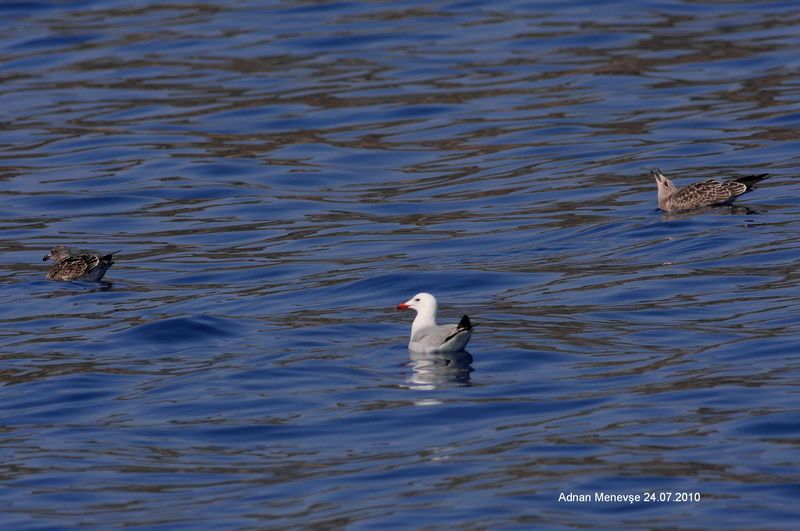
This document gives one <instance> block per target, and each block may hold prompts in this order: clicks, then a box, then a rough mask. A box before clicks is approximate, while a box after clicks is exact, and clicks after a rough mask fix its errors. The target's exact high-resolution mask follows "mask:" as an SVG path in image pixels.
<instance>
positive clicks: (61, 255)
mask: <svg viewBox="0 0 800 531" xmlns="http://www.w3.org/2000/svg"><path fill="white" fill-rule="evenodd" d="M118 252H119V251H114V252H113V253H109V254H104V255H99V254H75V255H74V254H72V253H71V252H70V250H69V248H67V247H64V246H63V245H57V246H56V247H53V248H52V249H51V250H50V253H49V254H48V255H47V256H45V257H44V258H43V259H42V261H47V260H52V261H53V266H52V267H51V268H50V271H48V272H47V278H48V279H50V280H86V281H89V282H97V281H98V280H100V279H101V278H103V275H105V274H106V270H107V269H108V268H109V267H111V264H113V263H114V260H112V258H114V253H118Z"/></svg>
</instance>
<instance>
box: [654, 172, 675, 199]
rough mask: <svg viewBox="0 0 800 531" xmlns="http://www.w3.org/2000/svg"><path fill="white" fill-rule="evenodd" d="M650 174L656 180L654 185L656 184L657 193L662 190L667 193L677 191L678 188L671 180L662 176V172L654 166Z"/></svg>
mask: <svg viewBox="0 0 800 531" xmlns="http://www.w3.org/2000/svg"><path fill="white" fill-rule="evenodd" d="M650 175H652V176H653V178H654V179H655V180H656V185H657V186H658V193H659V194H660V193H661V191H662V190H663V191H664V192H666V193H667V195H669V194H672V193H674V192H677V191H678V189H677V188H676V187H675V185H674V184H672V181H670V180H669V179H667V178H666V177H664V174H663V173H661V171H660V170H659V169H658V168H656V169H654V170H650Z"/></svg>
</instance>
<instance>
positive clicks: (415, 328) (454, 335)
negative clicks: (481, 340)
mask: <svg viewBox="0 0 800 531" xmlns="http://www.w3.org/2000/svg"><path fill="white" fill-rule="evenodd" d="M397 309H398V310H409V309H411V310H416V312H417V316H416V318H414V322H413V323H412V324H411V340H410V341H409V342H408V348H409V349H410V350H412V351H415V352H422V353H428V354H432V353H436V352H439V353H442V352H459V351H462V350H464V347H466V346H467V343H468V342H469V338H470V337H471V336H472V323H470V321H469V317H467V316H466V315H465V316H463V317H462V318H461V321H460V322H459V323H458V324H457V325H454V324H451V325H437V324H436V309H437V305H436V297H434V296H433V295H431V294H430V293H418V294H416V295H414V296H413V297H412V298H411V299H409V300H408V301H406V302H404V303H403V304H398V305H397Z"/></svg>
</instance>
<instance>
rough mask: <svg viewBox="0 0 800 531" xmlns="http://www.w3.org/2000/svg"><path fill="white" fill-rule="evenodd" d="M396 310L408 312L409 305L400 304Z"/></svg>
mask: <svg viewBox="0 0 800 531" xmlns="http://www.w3.org/2000/svg"><path fill="white" fill-rule="evenodd" d="M395 310H408V304H398V305H397V308H395Z"/></svg>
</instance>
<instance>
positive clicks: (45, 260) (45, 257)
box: [42, 254, 50, 262]
mask: <svg viewBox="0 0 800 531" xmlns="http://www.w3.org/2000/svg"><path fill="white" fill-rule="evenodd" d="M48 258H50V255H49V254H46V255H44V258H42V262H47V259H48Z"/></svg>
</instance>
